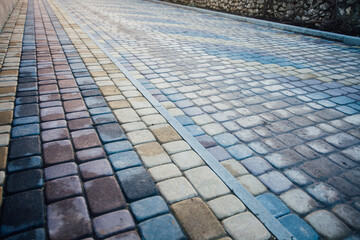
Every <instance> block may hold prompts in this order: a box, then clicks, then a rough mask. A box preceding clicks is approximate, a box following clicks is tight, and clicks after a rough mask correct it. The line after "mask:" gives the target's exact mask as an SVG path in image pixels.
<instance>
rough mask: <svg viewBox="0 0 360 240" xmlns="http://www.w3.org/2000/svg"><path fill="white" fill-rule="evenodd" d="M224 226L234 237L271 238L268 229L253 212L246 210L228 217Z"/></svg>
mask: <svg viewBox="0 0 360 240" xmlns="http://www.w3.org/2000/svg"><path fill="white" fill-rule="evenodd" d="M223 224H224V227H225V229H226V231H227V232H228V233H229V235H230V236H231V237H232V238H233V239H259V240H260V239H264V240H265V239H269V238H270V237H271V235H270V233H269V232H268V230H267V229H266V228H265V227H264V226H263V225H262V224H261V222H260V221H259V220H258V219H257V218H256V217H255V216H254V215H252V214H251V213H249V212H245V213H240V214H238V215H235V216H233V217H230V218H227V219H225V220H224V221H223Z"/></svg>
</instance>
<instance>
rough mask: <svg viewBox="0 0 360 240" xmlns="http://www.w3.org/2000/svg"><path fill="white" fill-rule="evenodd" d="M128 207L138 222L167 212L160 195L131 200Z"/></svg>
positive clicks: (167, 209)
mask: <svg viewBox="0 0 360 240" xmlns="http://www.w3.org/2000/svg"><path fill="white" fill-rule="evenodd" d="M130 209H131V211H132V213H133V214H134V216H135V218H136V220H137V221H138V222H142V221H145V220H147V219H149V218H153V217H156V216H159V215H162V214H165V213H168V212H169V208H168V206H167V204H166V203H165V201H164V200H163V199H162V198H161V197H160V196H155V197H149V198H145V199H142V200H139V201H136V202H133V203H131V204H130Z"/></svg>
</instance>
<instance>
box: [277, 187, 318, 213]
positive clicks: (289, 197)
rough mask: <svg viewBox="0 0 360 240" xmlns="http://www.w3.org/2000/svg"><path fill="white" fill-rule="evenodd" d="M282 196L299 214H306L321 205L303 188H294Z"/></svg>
mask: <svg viewBox="0 0 360 240" xmlns="http://www.w3.org/2000/svg"><path fill="white" fill-rule="evenodd" d="M280 198H281V199H282V200H283V201H284V202H285V203H286V205H288V206H289V207H290V208H291V209H292V210H294V211H295V212H297V213H299V214H306V213H308V212H310V211H312V210H314V209H315V208H318V207H320V206H319V204H317V203H316V201H315V200H314V199H313V198H311V197H310V196H309V195H308V194H306V193H305V192H304V191H302V190H301V189H292V190H289V191H287V192H285V193H283V194H281V195H280Z"/></svg>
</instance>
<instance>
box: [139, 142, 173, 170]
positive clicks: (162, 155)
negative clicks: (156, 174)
mask: <svg viewBox="0 0 360 240" xmlns="http://www.w3.org/2000/svg"><path fill="white" fill-rule="evenodd" d="M135 150H136V151H137V153H138V154H139V156H140V158H141V160H142V161H143V163H144V165H145V166H146V167H155V166H158V165H161V164H165V163H171V160H170V158H169V156H168V155H167V154H166V152H165V151H164V149H163V148H162V147H161V145H160V144H159V143H157V142H151V143H144V144H140V145H137V146H135Z"/></svg>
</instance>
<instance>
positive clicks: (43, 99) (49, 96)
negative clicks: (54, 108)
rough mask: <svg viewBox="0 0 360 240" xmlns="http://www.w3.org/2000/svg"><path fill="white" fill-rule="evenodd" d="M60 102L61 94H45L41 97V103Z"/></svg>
mask: <svg viewBox="0 0 360 240" xmlns="http://www.w3.org/2000/svg"><path fill="white" fill-rule="evenodd" d="M56 100H60V94H45V95H40V102H46V101H56Z"/></svg>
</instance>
